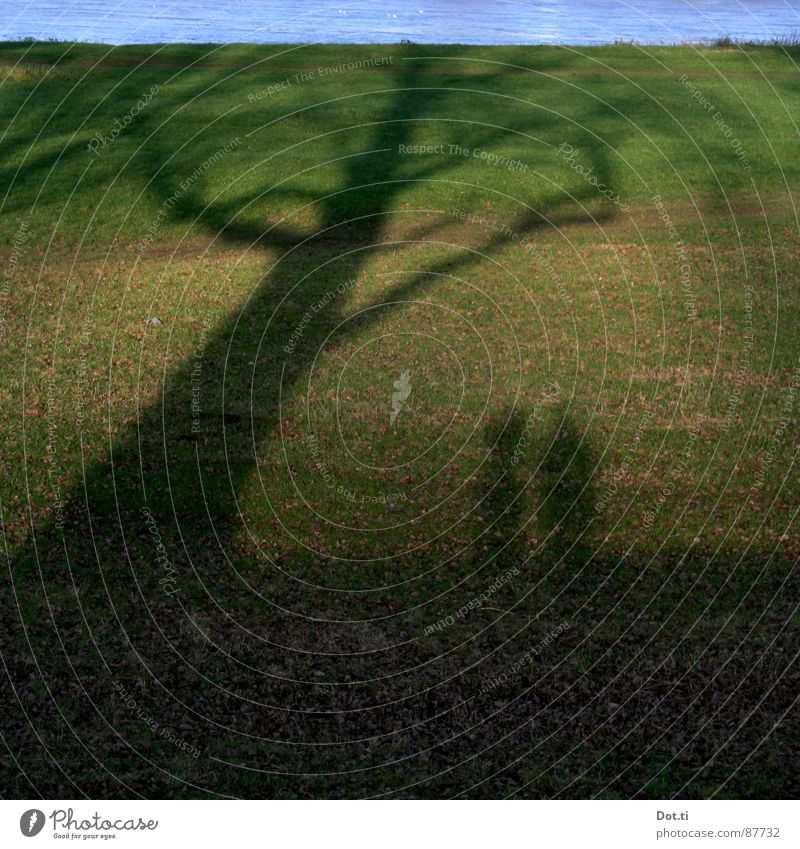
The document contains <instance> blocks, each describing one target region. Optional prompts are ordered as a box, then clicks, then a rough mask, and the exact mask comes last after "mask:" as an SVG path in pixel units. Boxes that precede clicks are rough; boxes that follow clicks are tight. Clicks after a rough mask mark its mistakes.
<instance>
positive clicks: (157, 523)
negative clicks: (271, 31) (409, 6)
mask: <svg viewBox="0 0 800 849" xmlns="http://www.w3.org/2000/svg"><path fill="white" fill-rule="evenodd" d="M798 56H800V51H798V50H797V49H795V48H792V49H790V50H788V51H787V50H783V49H781V48H767V47H759V48H748V49H746V50H742V49H739V48H736V47H734V48H730V49H722V48H713V49H711V48H710V49H693V48H663V49H662V48H658V49H650V48H647V49H642V48H638V47H613V48H602V49H575V48H469V49H466V48H457V47H418V46H412V45H404V46H399V47H396V46H395V47H386V46H371V47H366V46H359V47H335V46H315V47H309V48H297V47H285V48H279V47H266V46H259V47H255V46H237V47H224V48H216V47H197V46H191V47H190V46H169V47H155V48H152V47H147V48H144V47H124V48H114V49H109V48H106V47H102V46H91V45H75V46H66V45H60V44H47V45H35V46H31V45H26V44H4V45H0V132H2V133H3V137H2V151H3V157H2V163H1V164H0V184H1V185H0V197H2V199H3V200H2V216H0V238H1V239H2V245H3V249H2V250H3V253H2V273H3V274H4V277H3V287H2V298H3V313H2V316H3V318H2V346H1V347H0V358H2V366H1V367H2V375H3V382H2V395H0V417H1V418H2V428H3V446H2V452H3V453H2V463H3V466H2V472H3V473H2V476H0V479H1V480H2V483H1V484H0V503H1V504H2V521H3V531H4V535H5V539H6V545H7V553H8V557H9V564H10V568H9V570H8V573H7V575H6V578H5V579H4V583H3V605H4V608H3V609H4V614H3V617H4V626H3V643H4V645H3V655H4V659H5V663H6V664H7V668H8V670H9V676H10V679H9V680H10V681H11V682H12V687H13V689H12V687H9V686H7V685H6V684H4V685H3V686H4V690H3V692H4V699H3V701H4V703H7V704H8V707H7V708H5V709H4V717H5V720H6V722H5V723H4V727H5V728H7V731H8V735H7V737H6V742H7V743H8V744H9V745H10V747H11V754H12V755H13V757H10V758H7V759H6V760H4V764H6V763H7V765H8V766H7V770H8V773H7V777H6V778H4V780H3V782H2V783H3V786H4V788H5V791H4V792H5V793H7V794H11V795H13V794H17V795H23V796H31V795H35V794H36V793H43V794H50V795H59V796H74V795H80V794H82V793H87V794H90V795H109V796H126V795H132V794H136V793H141V794H153V795H190V796H191V795H201V794H204V793H212V794H222V795H253V796H258V795H271V794H274V795H279V796H296V795H317V796H325V795H337V796H338V795H376V794H381V793H389V792H394V793H397V794H398V795H422V796H425V795H432V796H444V795H453V794H456V793H462V792H463V793H465V794H467V795H492V796H497V795H506V794H511V793H519V794H520V795H534V796H536V795H538V796H551V795H555V794H562V795H567V796H569V795H592V794H596V793H599V794H603V795H610V796H628V795H632V794H636V793H639V794H641V795H644V796H653V797H658V796H665V795H669V794H672V793H678V792H680V793H682V794H683V795H698V796H701V795H708V794H711V793H714V792H719V793H720V794H722V795H726V794H732V795H747V794H750V793H752V794H755V795H759V794H760V795H777V796H785V795H788V794H789V793H790V792H792V790H793V789H794V790H796V789H797V782H796V770H797V763H798V757H797V755H798V750H797V726H796V718H794V717H793V716H792V715H791V714H789V715H784V714H785V712H786V711H787V709H788V708H789V706H790V704H791V702H792V698H793V694H794V693H796V678H795V679H794V685H793V684H792V678H791V674H790V671H788V670H787V665H788V664H789V663H790V660H791V657H792V654H793V649H792V645H793V643H794V642H796V633H797V619H796V612H795V605H796V598H797V581H796V576H795V574H794V572H793V569H794V563H795V560H796V557H797V553H798V548H799V546H798V541H797V534H796V532H795V527H796V523H795V513H796V509H797V494H798V493H797V471H796V466H795V465H794V460H795V456H796V448H797V435H798V430H797V407H798V405H800V399H798V398H797V394H798V392H797V390H796V385H797V381H798V372H797V369H798V352H797V339H798V331H800V318H799V316H800V290H799V289H798V286H797V265H798V259H799V258H800V252H799V251H798V221H797V216H796V211H795V201H796V192H795V187H796V185H797V181H798V176H799V172H800V164H798V160H797V156H796V152H797V142H798V133H797V125H796V120H797V117H798V114H800V91H798V88H797V78H798V77H797V73H798V70H797V67H796V64H795V63H796V61H797V59H798ZM347 63H354V64H356V65H359V66H360V67H358V68H354V69H352V70H350V69H348V68H347V67H342V66H343V65H344V66H346V64H347ZM115 128H116V131H115ZM120 128H121V129H120ZM734 140H738V142H736V141H734ZM415 146H416V147H415ZM420 146H422V148H425V146H430V149H429V150H427V151H426V150H423V149H421V148H420ZM464 151H467V152H466V153H465V152H464ZM476 151H477V152H478V153H477V155H475V152H476ZM481 152H485V153H486V156H485V157H484V156H482V153H481ZM603 192H604V193H605V194H603ZM656 197H658V198H659V199H660V200H655V198H656ZM352 281H357V282H355V283H352ZM153 317H157V318H158V319H160V322H161V323H160V324H148V323H146V322H147V320H148V319H150V318H153ZM404 373H407V374H408V379H407V381H406V380H403V379H401V378H402V375H403V374H404ZM397 381H400V383H401V387H400V389H398V388H397V387H395V385H394V384H395V382H397ZM403 386H406V387H407V390H410V392H408V397H405V396H406V391H407V390H404V389H403ZM393 393H399V394H398V395H397V398H396V401H395V403H394V407H393V402H392V394H393ZM548 393H549V394H548ZM393 409H394V410H395V411H396V412H397V413H398V415H397V416H396V418H395V419H394V421H392V420H391V418H390V414H391V413H392V411H393ZM156 531H157V532H158V537H156V536H155V532H156ZM158 540H160V541H161V545H163V546H164V547H163V549H160V548H158ZM509 572H510V573H511V577H510V579H509V580H503V581H501V582H500V583H502V586H498V585H497V579H498V577H502V576H505V575H507V574H508V573H509ZM492 587H496V588H495V589H491V590H489V588H492ZM486 593H488V596H490V597H487V599H486V600H485V602H484V604H483V605H482V606H481V607H480V608H476V607H475V606H474V605H473V608H472V609H469V604H470V602H471V601H473V600H474V599H476V598H478V597H481V596H482V594H486ZM465 605H466V606H467V608H468V609H467V610H466V611H465V612H463V615H461V616H459V615H458V614H457V611H459V610H462V611H463V610H464V606H465ZM449 617H452V624H451V620H450V619H449ZM437 623H438V624H437ZM563 623H566V625H567V626H568V627H565V628H564V629H563V631H562V633H559V634H558V636H557V637H554V638H552V639H551V638H549V637H548V634H550V633H551V632H553V631H556V630H558V627H559V625H561V624H563ZM542 641H545V642H546V645H545V646H541V644H542ZM536 646H540V649H539V651H538V653H535V654H534V655H533V659H532V660H531V661H530V662H526V663H524V664H523V665H522V666H521V667H519V668H516V669H515V664H518V663H519V661H520V658H524V657H525V656H526V652H531V651H532V648H533V647H536ZM498 676H499V677H501V678H503V677H505V680H503V681H502V682H500V683H498V684H497V686H493V685H491V684H490V682H492V681H493V680H495V679H497V678H498ZM122 691H124V692H125V693H126V694H127V696H125V697H123V696H122V695H121V693H122ZM127 697H132V698H134V699H135V701H136V706H135V708H131V707H129V706H128V705H126V702H125V698H127ZM128 704H130V703H128ZM148 719H149V720H151V721H150V722H149V723H148ZM779 720H782V722H781V724H780V725H779V726H778V728H777V729H776V730H774V732H772V729H773V726H774V724H775V723H776V722H778V721H779ZM792 723H794V724H792ZM154 724H155V727H154ZM4 733H5V731H4ZM173 738H179V740H182V741H185V746H184V747H183V748H182V747H181V745H180V742H179V743H177V744H176V743H175V742H174V739H173ZM189 747H193V750H191V749H189ZM737 768H738V769H737ZM4 772H5V769H4ZM25 776H27V777H25ZM726 782H727V783H726Z"/></svg>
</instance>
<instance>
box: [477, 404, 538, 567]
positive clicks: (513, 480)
mask: <svg viewBox="0 0 800 849" xmlns="http://www.w3.org/2000/svg"><path fill="white" fill-rule="evenodd" d="M525 438H526V437H525V416H524V414H523V413H522V412H521V411H520V410H519V409H518V408H507V409H505V410H503V412H502V413H501V414H500V415H499V416H498V417H496V419H495V420H494V421H492V422H490V423H488V424H487V425H486V427H485V428H484V443H485V444H486V445H487V446H488V450H489V454H488V457H487V459H486V460H485V461H484V466H483V475H482V477H481V486H480V492H482V493H484V494H483V496H482V498H481V500H480V501H479V502H477V504H476V506H475V512H476V513H477V514H478V515H479V516H480V517H481V519H482V520H483V521H482V522H481V525H482V526H483V530H482V533H481V535H480V536H478V537H477V538H476V542H475V549H474V551H475V554H476V556H477V557H478V559H479V561H480V562H481V565H482V566H488V565H491V567H492V572H495V571H500V570H502V569H508V568H512V567H515V566H519V565H520V564H521V563H522V560H523V553H524V544H523V539H524V526H525V524H527V521H526V520H527V518H528V513H529V505H528V504H527V501H528V499H527V497H526V495H527V486H526V481H524V480H523V475H522V473H521V472H522V466H521V465H520V462H519V461H520V459H521V457H522V448H523V441H524V440H525Z"/></svg>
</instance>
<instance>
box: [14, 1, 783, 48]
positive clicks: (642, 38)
mask: <svg viewBox="0 0 800 849" xmlns="http://www.w3.org/2000/svg"><path fill="white" fill-rule="evenodd" d="M723 35H730V36H732V37H733V38H739V39H750V40H767V39H772V38H791V37H793V36H798V35H800V0H694V2H688V1H687V0H535V2H521V0H494V2H486V0H361V2H352V3H350V2H345V0H336V2H311V3H302V2H297V3H287V2H275V0H273V2H269V1H268V2H263V0H213V2H209V0H156V2H153V0H32V2H26V0H21V2H9V0H0V40H3V39H19V38H26V37H33V38H36V39H42V40H43V39H48V38H55V39H59V40H69V41H100V42H106V43H111V44H129V43H139V42H146V43H152V42H175V41H187V42H213V43H219V42H315V41H322V42H339V43H342V42H355V43H370V42H381V43H386V42H388V43H391V42H397V41H401V40H402V39H408V40H410V41H414V42H420V43H426V42H427V43H444V42H446V43H460V44H542V43H544V44H606V43H609V42H613V41H615V40H616V39H624V40H626V41H627V40H635V41H638V42H641V43H644V44H676V43H681V42H686V41H691V42H697V41H703V40H709V39H713V38H717V37H719V36H723Z"/></svg>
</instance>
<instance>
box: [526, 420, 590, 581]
mask: <svg viewBox="0 0 800 849" xmlns="http://www.w3.org/2000/svg"><path fill="white" fill-rule="evenodd" d="M552 421H554V422H555V423H556V424H555V428H554V430H553V431H552V432H551V433H550V439H549V444H548V446H547V448H546V449H545V450H546V454H545V456H544V459H543V460H542V465H541V470H540V474H539V476H538V490H539V499H540V505H539V510H538V517H539V527H540V529H541V533H542V534H543V536H544V556H545V558H546V559H547V561H549V562H550V563H551V564H553V565H555V566H560V567H567V568H568V569H569V571H570V572H575V571H582V570H584V569H586V567H587V566H588V565H589V562H590V560H591V556H592V544H591V526H592V521H593V517H594V504H595V496H594V487H593V485H592V476H593V473H594V465H595V464H594V461H593V459H592V456H591V452H590V450H589V448H588V446H587V444H586V437H585V434H583V433H582V432H580V431H579V430H578V429H577V428H576V427H575V425H574V424H573V422H572V420H571V417H570V413H569V410H568V408H567V407H564V406H562V407H560V408H559V409H558V410H556V411H555V412H554V414H553V416H552Z"/></svg>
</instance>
